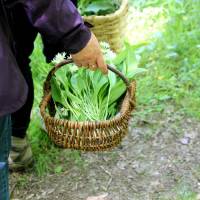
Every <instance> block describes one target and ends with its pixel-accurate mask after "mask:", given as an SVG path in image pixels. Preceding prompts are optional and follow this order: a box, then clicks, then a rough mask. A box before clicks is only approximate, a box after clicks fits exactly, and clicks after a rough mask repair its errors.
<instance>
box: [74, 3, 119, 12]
mask: <svg viewBox="0 0 200 200" xmlns="http://www.w3.org/2000/svg"><path fill="white" fill-rule="evenodd" d="M119 6H120V0H112V1H108V0H79V1H78V9H79V11H80V13H81V14H82V15H87V16H88V15H106V14H110V13H114V12H115V11H116V10H117V9H119Z"/></svg>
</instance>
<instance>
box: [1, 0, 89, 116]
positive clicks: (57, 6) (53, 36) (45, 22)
mask: <svg viewBox="0 0 200 200" xmlns="http://www.w3.org/2000/svg"><path fill="white" fill-rule="evenodd" d="M0 1H2V0H0ZM4 1H5V0H4ZM7 2H8V3H10V2H12V3H13V2H17V3H19V4H21V5H22V6H23V7H24V9H25V11H26V14H27V17H28V19H29V21H30V23H31V24H32V26H33V27H34V28H35V29H37V30H38V32H39V33H40V34H41V36H42V38H43V41H44V43H45V45H46V46H48V45H49V46H56V47H57V50H58V51H66V52H68V53H77V52H79V51H80V50H81V49H82V48H84V47H85V45H86V44H87V42H88V41H89V39H90V37H91V33H90V31H89V29H88V28H87V27H86V26H85V25H84V23H83V20H82V18H81V16H80V15H79V13H78V11H77V10H76V8H75V7H74V5H73V4H72V3H71V1H70V0H19V1H16V0H7ZM6 6H7V8H8V7H9V4H6ZM12 6H15V4H14V5H12ZM7 11H8V12H9V8H8V9H7ZM8 14H9V13H8ZM0 18H2V19H3V20H4V18H3V16H2V5H1V4H0ZM6 29H7V27H5V23H2V20H0V116H3V115H6V114H9V113H12V112H15V111H16V110H18V109H19V108H20V107H21V106H22V105H23V104H24V102H25V100H26V96H27V85H26V83H25V80H24V78H23V76H22V75H21V73H20V71H19V69H18V66H17V63H16V60H15V56H14V55H13V53H12V50H11V47H10V43H9V40H8V39H9V38H8V33H7V32H6ZM46 49H47V47H46Z"/></svg>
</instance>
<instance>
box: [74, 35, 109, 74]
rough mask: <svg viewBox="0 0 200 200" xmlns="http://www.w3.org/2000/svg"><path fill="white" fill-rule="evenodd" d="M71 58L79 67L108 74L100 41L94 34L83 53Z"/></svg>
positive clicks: (80, 52)
mask: <svg viewBox="0 0 200 200" xmlns="http://www.w3.org/2000/svg"><path fill="white" fill-rule="evenodd" d="M71 56H72V59H73V61H74V63H75V64H76V65H77V66H79V67H82V66H83V67H88V68H89V69H91V70H96V69H97V68H98V69H100V70H101V71H102V72H103V73H104V74H107V73H108V69H107V65H106V63H105V61H104V58H103V55H102V52H101V49H100V46H99V43H98V40H97V38H96V37H95V35H94V34H93V33H92V35H91V38H90V40H89V42H88V43H87V45H86V46H85V47H84V48H83V49H82V50H81V51H79V52H78V53H76V54H72V55H71Z"/></svg>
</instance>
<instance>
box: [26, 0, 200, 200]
mask: <svg viewBox="0 0 200 200" xmlns="http://www.w3.org/2000/svg"><path fill="white" fill-rule="evenodd" d="M132 3H133V5H134V6H135V7H136V8H137V10H138V12H142V11H143V10H144V9H148V8H158V9H159V14H158V15H156V16H157V17H154V18H148V12H144V14H146V15H147V16H145V19H146V20H151V22H150V23H149V24H148V23H146V24H144V26H143V28H144V31H145V30H146V29H147V28H148V27H146V26H148V25H152V24H159V26H158V27H159V28H160V29H159V30H156V32H155V33H154V34H153V35H151V36H149V37H148V38H143V40H144V39H145V40H146V42H147V43H148V45H146V46H145V47H144V48H143V50H142V51H141V53H140V56H141V62H140V65H141V66H142V67H145V68H146V69H148V73H146V75H144V76H142V77H140V78H139V79H138V81H137V82H138V84H137V85H138V87H137V102H138V111H137V113H136V114H137V115H139V117H144V116H147V115H151V114H152V113H154V112H162V111H163V110H164V109H165V108H166V107H167V106H168V105H169V104H170V105H174V106H175V107H176V109H177V111H181V112H184V113H185V114H186V115H187V116H189V117H194V118H197V119H200V112H199V107H200V79H199V77H200V51H199V49H200V43H199V41H200V28H199V27H200V26H199V25H200V21H199V19H200V14H199V10H200V2H199V1H198V0H182V1H180V0H179V1H178V0H177V1H175V0H165V1H162V0H149V1H145V0H135V1H132ZM137 20H140V18H138V19H137ZM136 23H137V24H138V26H140V21H137V22H136ZM160 24H162V26H160ZM140 28H141V27H140ZM140 31H142V30H141V29H140ZM130 34H131V33H130ZM31 65H32V72H33V76H34V85H35V94H36V95H35V102H34V109H33V113H32V122H31V125H30V127H29V138H30V141H31V144H32V147H33V153H34V157H35V160H36V164H35V172H36V173H37V174H38V175H44V174H45V173H47V172H48V173H60V172H61V171H63V170H66V169H67V168H69V167H70V166H71V165H73V164H76V165H78V166H83V165H84V161H83V160H82V158H81V155H80V152H78V151H69V150H60V149H59V148H55V147H54V145H53V144H52V143H51V142H50V140H49V138H48V137H47V136H46V134H45V133H44V132H43V131H42V130H41V128H40V127H41V122H40V116H39V114H38V113H39V109H38V105H39V102H40V100H41V97H42V83H43V81H44V79H45V77H46V75H47V73H48V71H49V69H50V68H51V67H52V66H51V65H48V64H46V63H45V58H44V56H43V54H42V44H41V41H40V38H39V37H38V38H37V40H36V42H35V50H34V52H33V54H32V63H31ZM150 134H151V133H150ZM192 195H193V194H191V195H190V196H192ZM177 198H178V199H177V200H179V199H180V200H181V199H183V200H185V199H187V198H185V197H182V196H180V198H179V197H177ZM189 199H191V200H193V199H192V197H191V198H190V197H188V200H189Z"/></svg>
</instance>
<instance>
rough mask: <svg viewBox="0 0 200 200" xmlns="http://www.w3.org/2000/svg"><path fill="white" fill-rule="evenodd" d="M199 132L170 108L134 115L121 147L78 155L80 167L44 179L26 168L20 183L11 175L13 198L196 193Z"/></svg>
mask: <svg viewBox="0 0 200 200" xmlns="http://www.w3.org/2000/svg"><path fill="white" fill-rule="evenodd" d="M199 132H200V123H199V121H196V120H194V119H189V118H185V117H184V115H183V114H182V113H179V112H176V111H175V110H174V108H173V107H169V108H168V109H166V110H165V112H163V113H154V114H151V115H149V116H148V117H146V118H144V119H139V117H138V118H137V117H135V118H133V119H132V121H131V123H130V129H129V134H128V135H127V136H126V137H125V138H124V140H123V142H122V144H121V145H120V146H118V147H117V148H115V149H113V150H112V151H109V152H103V153H82V154H81V157H82V158H83V160H84V163H83V165H82V166H81V167H80V166H77V165H74V166H71V168H68V170H66V171H65V172H62V173H57V174H52V175H47V176H45V177H43V178H39V177H37V176H35V175H34V174H33V173H31V172H30V173H27V174H24V175H23V177H24V176H25V177H26V184H25V185H20V186H19V187H18V184H17V180H18V177H19V176H20V174H16V173H13V174H12V175H11V187H12V186H14V185H15V186H16V187H15V189H14V197H15V200H16V199H20V200H21V199H23V200H28V199H31V200H37V199H39V200H42V199H45V200H53V199H60V200H86V199H87V197H88V196H93V195H94V196H98V195H101V194H107V197H108V198H107V199H109V200H140V199H141V200H144V199H145V200H148V199H149V200H157V199H166V200H173V199H176V197H177V194H178V193H179V192H184V190H186V192H187V191H188V190H189V191H193V192H197V193H198V191H199V189H200V167H199V159H200V134H199ZM20 181H22V180H21V179H20Z"/></svg>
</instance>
